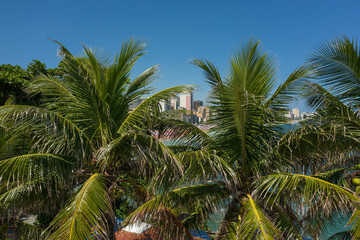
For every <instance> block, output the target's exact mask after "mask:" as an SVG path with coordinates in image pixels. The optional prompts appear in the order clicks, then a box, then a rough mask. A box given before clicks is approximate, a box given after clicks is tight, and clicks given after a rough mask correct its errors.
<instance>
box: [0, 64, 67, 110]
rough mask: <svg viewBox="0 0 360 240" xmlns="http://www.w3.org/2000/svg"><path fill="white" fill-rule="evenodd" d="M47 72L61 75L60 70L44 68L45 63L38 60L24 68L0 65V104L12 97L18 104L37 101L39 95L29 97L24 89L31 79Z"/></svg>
mask: <svg viewBox="0 0 360 240" xmlns="http://www.w3.org/2000/svg"><path fill="white" fill-rule="evenodd" d="M40 74H49V75H53V76H57V77H61V75H62V74H61V71H60V70H59V69H57V68H55V69H46V65H45V64H44V63H42V62H40V61H39V60H33V62H31V63H29V64H28V66H27V68H26V69H23V68H21V67H20V66H18V65H15V66H13V65H10V64H3V65H0V105H4V103H5V102H6V100H8V99H9V98H10V97H14V98H15V100H16V102H17V103H18V104H35V103H38V101H39V96H37V97H32V98H30V97H29V96H28V94H27V93H26V91H25V88H26V87H27V86H29V83H30V82H31V80H32V79H33V78H34V77H36V76H38V75H40Z"/></svg>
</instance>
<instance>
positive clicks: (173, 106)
mask: <svg viewBox="0 0 360 240" xmlns="http://www.w3.org/2000/svg"><path fill="white" fill-rule="evenodd" d="M170 108H171V110H178V109H179V97H178V96H175V97H173V98H171V99H170Z"/></svg>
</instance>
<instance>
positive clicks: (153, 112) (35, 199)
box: [0, 40, 194, 239]
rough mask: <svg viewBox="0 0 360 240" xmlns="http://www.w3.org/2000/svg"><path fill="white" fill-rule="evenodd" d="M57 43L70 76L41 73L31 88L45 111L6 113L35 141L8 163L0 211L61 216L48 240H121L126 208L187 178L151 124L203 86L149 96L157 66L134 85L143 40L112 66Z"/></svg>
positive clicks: (3, 159) (16, 108)
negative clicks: (164, 104)
mask: <svg viewBox="0 0 360 240" xmlns="http://www.w3.org/2000/svg"><path fill="white" fill-rule="evenodd" d="M58 44H59V46H60V55H61V57H62V60H61V62H60V64H59V65H60V68H61V69H62V71H63V73H64V75H63V78H62V79H59V78H57V77H52V76H48V75H40V76H39V77H37V78H36V79H35V80H34V81H33V82H32V83H31V85H30V86H29V87H28V89H27V91H28V92H30V93H31V94H41V95H42V99H43V104H42V105H40V106H25V105H11V104H9V105H5V106H1V107H0V122H1V126H4V127H5V128H6V129H7V131H9V132H11V133H13V134H14V136H17V135H18V134H21V135H23V136H24V137H25V139H26V148H25V150H24V152H20V151H18V152H16V153H15V154H12V155H1V156H0V175H1V179H0V209H7V211H11V212H12V213H21V212H23V213H24V212H25V213H32V214H44V213H45V214H47V215H48V216H52V217H53V220H52V221H51V223H50V224H49V226H48V227H47V229H46V230H45V231H43V232H42V237H43V238H46V239H89V238H91V236H93V237H95V236H96V237H103V238H105V239H114V238H115V235H114V226H115V225H114V224H115V223H114V211H115V209H114V208H115V207H116V204H118V203H119V201H120V202H121V200H122V199H124V198H131V197H132V196H133V197H136V196H137V197H140V198H141V196H142V195H141V188H139V187H138V186H139V185H141V184H142V185H145V186H147V187H148V189H147V191H148V192H156V191H160V189H162V191H164V189H166V185H167V183H168V182H169V181H170V180H171V177H172V176H181V175H182V174H183V164H182V163H181V162H180V160H179V158H178V156H176V155H175V154H174V153H173V151H172V150H171V149H169V148H168V147H166V146H165V145H164V144H162V143H161V142H160V141H159V139H157V138H156V137H155V136H154V135H153V131H155V130H156V129H155V128H150V127H149V125H148V124H147V123H148V120H149V119H151V118H152V117H153V118H156V117H157V116H158V115H159V102H160V101H165V100H167V99H169V98H170V97H173V96H174V95H175V94H177V93H180V92H183V91H192V90H193V89H194V88H193V86H178V87H172V88H169V89H165V90H162V91H160V92H158V93H155V94H153V95H150V93H151V90H152V89H151V88H150V87H149V84H150V83H151V82H152V81H153V80H154V79H155V78H156V73H157V71H158V70H157V67H156V66H153V67H151V68H149V69H147V70H146V71H144V72H143V73H142V74H140V76H138V77H137V78H135V79H133V80H130V74H131V70H132V68H133V66H134V65H135V63H136V62H137V61H138V59H139V58H140V57H141V56H143V55H144V53H145V52H144V50H145V45H144V43H142V42H141V41H135V40H130V41H126V42H124V43H123V45H122V48H121V51H120V53H119V54H118V55H116V56H115V58H114V60H113V61H110V59H109V58H108V57H106V56H104V55H103V54H99V53H96V52H94V51H93V50H91V49H90V48H87V47H84V55H83V56H81V57H75V56H73V55H72V54H71V53H70V52H69V51H68V50H67V49H66V48H65V47H64V46H63V45H61V44H60V43H58ZM144 97H147V98H146V99H142V98H144ZM140 102H141V103H140ZM136 103H138V106H136V107H135V108H134V109H131V108H130V107H131V106H132V105H133V104H136ZM163 122H164V124H165V122H166V120H164V121H163ZM166 126H168V127H169V128H170V127H172V128H174V129H178V130H179V133H180V132H183V135H184V134H185V135H186V134H190V133H191V131H190V130H188V131H187V132H186V133H184V131H183V130H184V129H187V128H188V127H189V126H188V125H186V126H185V125H183V126H179V127H178V128H176V127H177V123H176V122H171V121H170V120H169V123H168V125H166ZM188 129H189V128H188ZM149 189H151V190H149ZM130 193H131V194H130ZM134 194H135V196H134ZM26 227H27V228H29V226H26ZM37 230H38V229H35V231H24V232H32V233H34V232H37V233H38V232H39V231H37Z"/></svg>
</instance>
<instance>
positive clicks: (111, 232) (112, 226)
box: [106, 213, 116, 240]
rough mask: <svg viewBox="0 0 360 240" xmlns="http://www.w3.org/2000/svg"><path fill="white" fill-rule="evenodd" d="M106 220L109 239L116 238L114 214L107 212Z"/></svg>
mask: <svg viewBox="0 0 360 240" xmlns="http://www.w3.org/2000/svg"><path fill="white" fill-rule="evenodd" d="M106 221H107V224H108V230H109V240H116V238H115V218H114V216H113V215H112V214H108V213H106Z"/></svg>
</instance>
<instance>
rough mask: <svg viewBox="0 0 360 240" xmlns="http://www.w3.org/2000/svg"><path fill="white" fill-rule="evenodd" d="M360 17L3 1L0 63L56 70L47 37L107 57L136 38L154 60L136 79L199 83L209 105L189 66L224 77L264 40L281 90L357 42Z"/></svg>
mask: <svg viewBox="0 0 360 240" xmlns="http://www.w3.org/2000/svg"><path fill="white" fill-rule="evenodd" d="M359 10H360V1H356V0H352V1H350V0H349V1H347V0H342V1H340V0H338V1H331V0H326V1H325V0H312V1H309V0H301V1H295V0H287V1H285V0H284V1H276V0H274V1H269V0H262V1H230V0H229V1H227V0H223V1H212V0H206V1H205V0H192V1H187V0H177V1H175V0H166V1H165V0H164V1H149V0H137V1H124V0H123V1H106V0H104V1H92V0H88V1H77V0H72V1H69V0H61V1H60V0H47V1H40V0H36V1H35V0H22V1H19V0H11V1H10V0H9V1H6V0H0V26H1V28H0V29H1V30H0V31H1V34H0V64H5V63H9V64H18V65H21V66H22V67H26V65H27V64H28V63H29V62H30V61H31V60H32V59H39V60H40V61H42V62H44V63H46V65H47V66H48V67H55V66H56V65H57V63H58V61H59V59H58V58H57V57H56V53H57V46H56V44H54V43H53V42H51V41H49V40H48V39H47V37H50V38H53V39H56V40H58V41H60V42H61V43H63V44H64V45H65V46H66V47H67V48H68V49H69V50H70V51H71V52H72V53H74V54H80V53H81V48H82V47H81V44H82V43H84V44H86V45H89V46H93V47H100V48H103V49H104V50H105V51H106V52H107V53H108V54H109V55H113V54H114V53H116V52H117V51H118V50H119V49H120V47H121V43H122V41H123V40H125V39H129V38H131V37H135V38H140V39H142V40H144V41H146V42H147V45H148V47H149V48H148V52H149V53H148V55H146V56H145V57H144V58H143V59H142V60H141V62H140V63H139V64H138V65H137V66H136V68H135V71H134V74H139V73H140V72H141V71H142V70H145V69H146V68H148V67H150V66H152V65H155V64H160V66H161V78H160V79H159V80H158V81H157V82H156V86H157V87H158V89H163V88H166V87H170V86H174V85H180V84H196V85H198V86H199V87H200V90H199V91H198V92H197V93H196V95H195V99H201V100H203V99H205V97H206V94H207V91H208V89H209V88H208V86H207V85H206V83H205V80H204V77H203V76H202V73H201V71H200V70H199V69H197V68H196V67H194V66H192V65H191V64H189V60H191V59H193V58H206V59H208V60H211V61H213V62H214V63H215V64H216V65H217V66H218V67H219V68H220V70H221V72H222V73H223V75H224V76H225V74H226V71H227V64H228V59H229V57H230V56H231V55H232V53H233V50H234V48H236V47H241V46H242V44H244V43H246V42H247V41H248V40H249V39H250V38H254V39H260V40H261V41H262V43H263V46H264V49H265V50H267V51H268V52H270V53H271V54H274V55H276V56H277V57H278V61H279V71H280V74H281V75H280V77H279V83H280V82H281V81H283V80H284V79H285V78H286V76H287V75H289V74H290V73H291V72H292V71H293V70H294V69H295V68H296V67H298V66H300V65H301V64H302V63H303V62H304V61H305V60H306V58H307V56H308V53H310V52H312V51H313V49H314V48H315V47H316V46H318V45H319V44H321V43H322V42H324V41H327V40H329V39H331V38H334V37H336V36H339V35H341V34H346V35H347V36H349V37H355V38H359V37H360V32H359V31H360V30H359V22H360V14H359ZM297 105H299V104H297ZM301 105H302V104H300V107H301V108H302V109H301V110H306V109H305V108H303V107H302V106H301ZM294 106H296V104H295V105H294Z"/></svg>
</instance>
